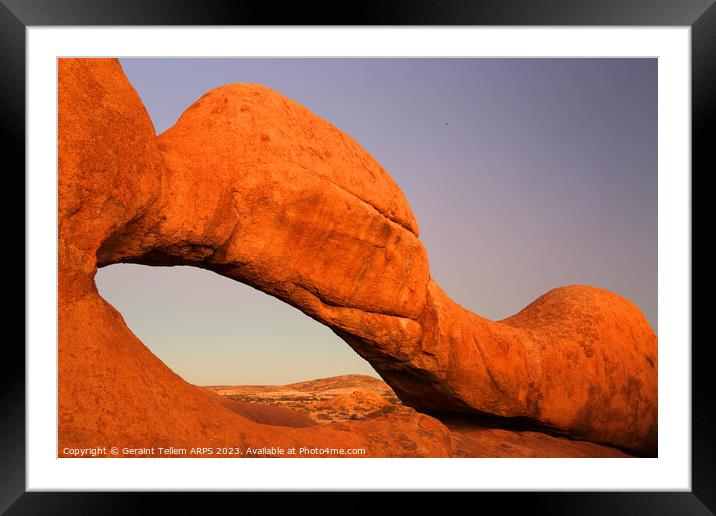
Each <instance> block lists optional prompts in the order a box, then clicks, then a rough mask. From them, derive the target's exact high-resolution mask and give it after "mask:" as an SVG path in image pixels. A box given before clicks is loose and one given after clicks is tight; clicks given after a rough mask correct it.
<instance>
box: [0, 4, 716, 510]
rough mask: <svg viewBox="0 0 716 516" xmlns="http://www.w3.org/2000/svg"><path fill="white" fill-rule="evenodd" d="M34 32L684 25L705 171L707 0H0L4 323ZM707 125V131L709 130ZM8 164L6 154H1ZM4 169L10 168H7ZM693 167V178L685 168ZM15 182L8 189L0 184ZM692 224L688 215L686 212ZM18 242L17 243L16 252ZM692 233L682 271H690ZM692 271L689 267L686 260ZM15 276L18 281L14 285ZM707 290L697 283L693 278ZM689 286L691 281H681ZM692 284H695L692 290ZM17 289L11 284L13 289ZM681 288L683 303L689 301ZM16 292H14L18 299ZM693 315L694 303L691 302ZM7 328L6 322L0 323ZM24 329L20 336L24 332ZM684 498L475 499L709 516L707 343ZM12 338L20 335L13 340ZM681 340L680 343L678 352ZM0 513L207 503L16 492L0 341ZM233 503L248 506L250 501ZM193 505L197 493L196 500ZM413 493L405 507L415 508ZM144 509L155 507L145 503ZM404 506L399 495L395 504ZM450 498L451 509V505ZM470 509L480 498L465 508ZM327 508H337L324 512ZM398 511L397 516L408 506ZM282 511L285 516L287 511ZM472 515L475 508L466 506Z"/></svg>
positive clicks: (10, 370) (17, 228)
mask: <svg viewBox="0 0 716 516" xmlns="http://www.w3.org/2000/svg"><path fill="white" fill-rule="evenodd" d="M46 25H57V26H65V25H77V26H82V25H413V26H415V25H575V26H580V25H581V26H585V25H589V26H595V25H621V26H632V25H633V26H689V27H691V37H692V41H691V60H692V61H691V72H692V173H691V179H692V192H695V193H698V190H694V189H693V178H694V176H695V175H696V176H701V175H704V176H705V175H706V173H707V172H710V171H713V170H716V167H715V166H714V158H713V151H712V148H711V147H713V145H712V144H711V142H712V140H711V139H709V137H708V135H710V134H712V133H714V132H715V131H714V129H716V127H714V126H715V125H716V124H715V123H714V113H716V87H715V86H716V4H714V0H651V1H649V0H634V1H626V0H621V1H620V0H601V1H600V2H594V1H586V0H490V1H479V2H478V1H473V2H469V1H464V0H462V1H461V0H449V1H448V0H442V1H437V0H435V1H432V2H431V1H426V0H413V1H406V2H387V1H384V2H380V1H377V2H366V1H363V2H359V3H356V4H344V3H334V4H332V6H322V5H321V4H313V5H307V4H305V3H281V7H280V8H278V9H277V8H276V6H275V5H274V4H271V3H268V2H265V3H259V2H247V1H237V0H234V1H213V2H209V1H203V2H200V1H197V2H192V1H190V0H154V1H152V2H146V1H133V0H111V1H105V0H65V1H61V0H0V81H1V82H0V85H1V87H0V98H2V116H1V118H0V128H1V129H2V136H3V137H2V139H0V142H2V143H1V145H2V147H3V153H2V156H3V158H4V160H3V162H4V164H5V165H6V166H5V167H3V168H4V174H3V184H4V186H5V187H6V188H5V192H6V196H5V198H4V202H3V203H0V204H1V205H2V210H3V218H2V219H0V220H2V221H5V225H4V228H3V236H4V237H5V243H6V245H8V244H9V245H8V247H6V252H4V253H2V254H0V260H1V261H2V263H3V265H4V268H3V271H4V272H5V276H6V278H5V281H6V284H7V282H11V283H12V282H16V283H17V284H16V285H12V286H15V287H16V288H17V291H18V292H22V294H17V293H16V294H15V295H14V296H13V297H12V298H9V295H8V296H7V297H6V300H7V299H8V298H9V299H12V300H13V301H12V302H10V303H5V308H4V309H3V311H2V312H3V315H4V317H5V319H6V321H7V323H10V322H12V323H13V325H15V326H16V327H17V326H18V325H19V322H20V321H21V320H23V321H24V320H25V318H24V313H25V312H24V310H25V304H24V302H23V303H20V302H19V299H23V300H24V299H25V289H24V284H23V285H22V286H21V285H20V282H21V277H20V275H19V274H17V272H16V271H18V270H25V260H26V255H25V250H24V249H25V246H24V242H25V227H24V225H20V224H19V221H18V219H19V218H20V213H22V214H23V216H24V213H25V211H24V207H23V206H13V202H11V201H19V202H20V203H23V202H24V195H22V196H21V195H19V192H20V191H21V190H22V191H23V192H25V185H24V174H23V173H22V172H21V171H24V164H25V145H24V139H25V30H26V28H27V27H29V26H46ZM709 129H710V130H709ZM12 158H14V159H12ZM9 163H14V165H12V166H9V165H8V164H9ZM697 170H699V171H700V172H697V173H696V174H694V171H697ZM11 179H12V180H14V181H16V182H17V183H16V184H15V185H12V187H11V186H9V184H10V183H9V181H10V180H11ZM693 206H694V203H693V196H692V220H693V221H694V222H693V223H692V234H693V225H695V222H696V221H698V220H699V219H698V218H697V217H695V216H694V213H693ZM20 242H23V245H20ZM693 248H694V247H693V236H692V248H691V252H692V271H691V272H692V276H693V267H694V266H693ZM696 265H697V266H698V267H700V262H698V261H697V262H696ZM23 280H26V277H25V278H23ZM705 284H706V285H708V282H705ZM692 285H693V282H692ZM698 286H699V289H705V287H701V285H698ZM21 287H22V288H21ZM693 292H694V289H693V286H692V296H693ZM19 296H22V297H21V298H20V297H19ZM692 306H693V309H692V327H693V315H694V314H695V313H696V312H695V311H696V309H697V308H698V306H696V305H694V304H693V302H692ZM7 327H10V324H6V328H7ZM24 333H25V327H24V326H23V328H22V329H21V334H22V335H24ZM692 340H693V341H694V342H693V346H692V360H693V361H692V491H691V492H673V493H669V492H641V493H521V494H516V493H507V494H496V493H495V494H493V493H483V494H480V497H481V498H482V497H484V498H488V499H490V501H493V500H492V499H496V500H494V501H496V502H497V503H498V504H499V506H500V508H501V509H503V510H507V511H510V510H511V509H514V508H515V507H516V506H524V507H528V508H529V510H530V512H535V511H537V512H542V511H546V512H549V513H550V514H624V513H629V514H713V511H714V510H716V509H715V508H716V481H715V477H714V470H715V469H716V461H715V460H714V459H715V458H716V446H714V438H713V436H714V435H715V434H716V427H715V426H714V414H716V407H715V403H714V399H713V397H712V395H711V393H712V392H713V391H712V388H713V387H712V386H713V383H712V382H711V381H710V380H711V378H712V376H713V374H712V372H711V369H712V362H711V361H709V360H708V349H709V347H710V343H709V342H708V341H701V342H698V341H696V340H695V339H692ZM23 341H24V338H23ZM689 344H690V343H688V342H684V343H683V345H685V346H686V345H689ZM0 357H1V358H0V386H1V390H0V409H1V412H0V513H4V512H5V511H7V514H85V513H88V514H113V513H122V514H127V513H135V512H142V510H147V509H149V508H150V507H151V506H150V503H149V502H150V498H156V497H161V501H160V503H162V504H163V508H164V509H165V510H171V506H173V505H175V504H176V506H178V507H181V512H182V513H184V512H187V511H190V510H191V509H192V508H193V505H194V504H197V505H196V507H200V508H201V509H202V511H201V513H203V512H205V511H206V510H207V509H208V507H210V506H209V505H207V502H206V501H205V500H204V501H197V500H195V499H189V498H188V497H187V495H186V494H180V493H177V494H175V495H173V496H171V500H170V499H169V497H168V496H167V495H164V494H160V493H152V494H148V493H134V494H118V493H52V492H44V493H39V492H32V493H27V492H25V473H26V466H25V430H26V427H25V367H24V366H25V353H24V347H23V346H21V343H20V339H8V340H6V341H5V342H4V346H3V348H2V352H1V354H0ZM235 496H242V497H248V498H245V501H242V503H246V504H249V503H251V498H253V497H254V496H255V495H253V494H248V493H243V494H238V495H235ZM320 496H321V501H320V502H316V501H315V500H313V499H312V498H313V496H310V497H307V496H305V495H304V496H301V497H299V498H298V500H297V501H294V502H292V503H293V504H297V505H294V507H295V509H299V508H301V505H303V504H306V506H307V507H314V508H315V506H316V504H317V503H319V504H321V505H325V506H327V507H330V506H333V508H334V511H333V512H338V511H340V512H349V513H352V512H367V511H369V510H372V508H373V507H375V505H376V503H377V502H375V501H373V498H374V497H375V496H377V495H376V494H358V493H353V494H349V495H347V496H345V497H344V498H343V499H342V500H341V501H340V502H330V501H328V498H326V497H330V496H331V495H327V494H322V495H320ZM202 498H205V497H202ZM422 498H423V497H422V495H421V494H418V493H415V494H413V495H412V496H411V497H410V500H409V502H410V504H417V505H420V504H422V503H423V502H422ZM151 501H152V502H153V501H155V500H151ZM407 502H408V501H407V500H406V503H407ZM451 503H460V501H459V500H457V499H453V500H452V501H451ZM467 503H469V504H471V505H473V504H475V503H479V504H482V503H484V501H483V500H482V499H481V500H480V501H478V502H476V501H468V502H467ZM336 504H338V505H336ZM407 507H408V506H407V505H406V506H404V510H410V509H408V508H407ZM295 509H294V510H295ZM476 510H478V509H477V507H476Z"/></svg>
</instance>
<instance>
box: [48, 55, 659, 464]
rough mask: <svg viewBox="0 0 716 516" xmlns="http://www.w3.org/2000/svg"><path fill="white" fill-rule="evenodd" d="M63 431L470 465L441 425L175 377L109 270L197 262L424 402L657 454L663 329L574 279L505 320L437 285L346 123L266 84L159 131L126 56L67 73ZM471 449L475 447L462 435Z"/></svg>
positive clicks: (389, 186)
mask: <svg viewBox="0 0 716 516" xmlns="http://www.w3.org/2000/svg"><path fill="white" fill-rule="evenodd" d="M58 215H59V368H60V371H59V442H60V450H62V448H63V447H64V446H73V445H76V444H83V443H88V442H97V440H98V439H102V438H105V439H106V440H107V441H108V442H109V441H112V442H117V443H118V442H119V441H121V442H124V443H128V445H130V446H140V445H142V444H147V445H149V446H151V445H152V444H151V443H157V442H159V443H167V444H172V445H174V446H177V445H181V444H187V445H189V446H201V443H206V444H207V445H208V443H214V445H227V444H229V443H235V445H237V446H238V445H239V444H238V443H242V444H250V445H252V446H256V445H260V444H266V445H269V446H270V445H277V444H278V443H281V444H282V445H288V444H289V443H296V442H306V441H310V442H311V443H312V444H314V445H319V444H323V445H327V446H330V445H335V443H336V442H341V443H342V445H345V446H349V445H351V446H352V445H355V446H357V447H360V446H361V445H363V446H365V447H367V448H368V449H369V450H370V451H369V453H370V454H371V455H374V456H401V455H402V456H450V455H451V446H452V445H451V440H450V433H449V431H448V430H447V428H446V427H445V426H444V425H442V424H441V423H440V422H439V421H438V420H436V419H434V418H433V417H430V416H427V415H423V414H415V415H414V416H411V417H410V420H408V421H406V420H404V419H401V420H396V421H392V420H390V419H389V418H386V419H383V420H380V419H378V420H370V421H360V422H350V423H345V424H343V423H341V424H336V423H332V424H330V425H324V426H321V427H313V426H311V427H306V428H290V429H289V428H281V427H267V426H265V425H261V424H259V423H257V422H255V421H250V420H248V419H246V418H244V417H242V416H241V414H239V413H237V412H234V411H232V410H230V409H228V408H227V407H225V406H223V405H222V403H221V402H220V400H217V399H215V397H213V396H212V395H211V393H206V392H204V391H203V390H201V389H198V388H196V387H194V386H191V385H189V384H187V383H186V382H184V381H183V380H182V379H181V378H179V377H178V376H177V375H176V374H174V373H173V372H172V371H170V370H169V369H168V368H167V367H166V366H164V364H162V363H161V361H160V360H159V359H157V358H156V357H155V356H154V355H152V353H151V352H150V351H149V350H147V349H146V347H144V345H143V344H142V343H141V342H140V341H139V340H138V339H137V338H136V337H135V336H134V335H133V334H132V333H131V331H129V329H128V328H127V327H126V325H125V323H124V321H123V320H122V317H121V315H120V314H119V313H118V312H117V311H116V310H114V309H113V308H112V307H111V306H110V305H109V304H108V303H106V302H105V301H104V300H103V299H102V298H101V297H100V296H99V295H98V293H97V289H96V287H95V284H94V275H95V273H96V270H97V267H101V266H105V265H109V264H112V263H118V262H133V263H142V264H148V265H177V264H183V265H193V266H197V267H202V268H205V269H209V270H212V271H215V272H217V273H219V274H222V275H224V276H227V277H230V278H232V279H235V280H237V281H241V282H243V283H247V284H249V285H252V286H253V287H255V288H257V289H260V290H262V291H264V292H266V293H268V294H271V295H273V296H275V297H277V298H279V299H282V300H284V301H285V302H287V303H289V304H291V305H293V306H295V307H297V308H298V309H300V310H301V311H303V312H304V313H306V314H307V315H309V316H310V317H313V318H314V319H316V320H318V321H320V322H322V323H323V324H326V325H327V326H329V327H330V328H331V329H332V330H333V331H334V332H335V333H337V334H338V335H339V336H340V337H342V338H343V339H344V340H345V341H346V342H347V343H348V344H349V345H350V346H351V347H352V348H353V349H354V350H356V352H358V353H359V354H360V355H361V356H363V357H364V358H366V359H367V360H368V361H370V363H371V364H372V365H373V366H374V367H375V369H376V370H377V371H378V372H379V373H380V374H381V376H382V377H383V378H384V379H385V380H386V382H388V384H390V385H391V387H392V388H393V389H394V390H395V392H396V393H397V395H398V396H399V397H400V398H401V400H402V401H403V402H404V403H406V404H407V405H410V406H413V407H415V408H416V409H418V410H422V411H427V412H435V413H441V412H452V413H455V412H459V413H468V414H470V413H474V414H494V415H498V416H505V417H514V416H519V417H521V418H526V419H528V420H531V421H534V422H535V423H536V424H539V425H542V426H544V427H545V428H553V429H555V430H557V431H559V432H561V433H564V434H567V435H570V436H573V437H577V438H580V439H587V440H590V441H595V442H600V443H608V444H612V445H616V446H619V447H623V448H628V449H633V450H638V451H642V452H647V453H653V451H654V450H655V447H656V436H657V418H656V416H657V382H656V379H657V339H656V336H655V335H654V333H653V331H652V330H651V328H650V327H649V324H648V323H647V321H646V319H645V318H644V316H643V315H642V314H641V312H640V311H639V309H638V308H637V307H635V306H634V305H633V304H632V303H630V302H629V301H627V300H625V299H623V298H621V297H619V296H617V295H615V294H612V293H610V292H607V291H604V290H601V289H597V288H591V287H583V286H572V287H563V288H559V289H555V290H553V291H551V292H548V293H547V294H545V295H544V296H542V297H541V298H539V299H538V300H536V301H535V302H533V303H532V304H531V305H529V306H528V307H527V308H525V309H524V310H523V311H522V312H520V313H518V314H517V315H515V316H513V317H510V318H508V319H505V320H503V321H497V322H495V321H490V320H487V319H484V318H482V317H480V316H478V315H476V314H473V313H471V312H469V311H467V310H465V309H464V308H462V307H460V306H459V305H457V304H456V303H454V302H453V301H451V300H450V299H449V298H448V297H447V296H446V294H445V293H444V292H443V291H442V290H441V289H440V288H439V286H438V285H437V284H436V283H435V282H434V281H433V280H432V278H431V277H430V272H429V267H428V260H427V255H426V253H425V249H424V248H423V246H422V244H421V242H420V240H419V239H418V226H417V223H416V221H415V218H414V216H413V214H412V212H411V210H410V207H409V205H408V203H407V201H406V200H405V198H404V196H403V194H402V193H401V192H400V190H399V189H398V187H397V186H396V185H395V183H394V182H393V181H392V180H391V178H390V177H389V176H388V174H387V173H386V171H385V170H384V169H383V168H382V167H381V166H380V165H379V164H378V163H376V161H375V160H374V159H373V158H372V157H371V156H370V155H369V154H368V153H367V152H366V151H364V150H363V149H362V148H361V147H360V146H359V145H358V144H357V143H356V142H355V141H353V140H352V139H351V138H350V137H349V136H348V135H346V134H345V133H343V132H341V131H340V130H338V129H337V128H335V127H334V126H332V125H331V124H329V123H328V122H326V121H324V120H322V119H321V118H319V117H317V116H316V115H314V114H312V113H311V112H309V111H308V110H306V109H305V108H303V107H302V106H300V105H299V104H297V103H295V102H293V101H292V100H290V99H288V98H286V97H284V96H282V95H280V94H278V93H276V92H274V91H272V90H270V89H268V88H265V87H263V86H258V85H251V84H233V85H229V86H223V87H220V88H217V89H214V90H212V91H210V92H209V93H207V94H205V95H204V96H203V97H202V98H201V99H199V100H198V101H197V102H196V103H194V104H193V105H192V106H191V107H190V108H189V109H187V110H186V111H185V113H184V114H183V115H182V116H181V118H180V119H179V120H178V122H177V123H176V124H175V125H174V126H173V127H172V128H170V129H169V130H168V131H166V132H165V133H163V134H162V135H160V136H159V137H155V135H154V130H153V127H152V124H151V121H150V119H149V117H148V115H147V113H146V111H145V109H144V107H143V105H142V102H141V100H140V99H139V97H138V96H137V94H136V92H135V91H134V90H133V89H132V87H131V85H130V84H129V82H128V81H127V79H126V78H125V76H124V74H123V73H122V70H121V67H120V65H119V63H118V62H117V61H115V60H99V59H61V60H60V64H59V214H58ZM463 449H464V446H463Z"/></svg>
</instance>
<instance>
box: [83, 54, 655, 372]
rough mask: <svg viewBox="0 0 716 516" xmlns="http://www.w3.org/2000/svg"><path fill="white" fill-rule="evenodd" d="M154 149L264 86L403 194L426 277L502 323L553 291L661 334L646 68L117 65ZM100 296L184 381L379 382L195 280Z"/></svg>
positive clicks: (315, 329) (128, 277) (236, 292)
mask: <svg viewBox="0 0 716 516" xmlns="http://www.w3.org/2000/svg"><path fill="white" fill-rule="evenodd" d="M121 62H122V66H123V67H124V70H125V73H126V74H127V77H128V78H129V80H130V81H131V83H132V84H133V85H134V87H135V88H136V90H137V92H138V93H139V95H140V96H141V97H142V99H143V101H144V103H145V105H146V107H147V110H148V112H149V115H150V116H151V118H152V120H153V122H154V126H155V128H156V131H157V133H158V134H159V133H161V132H162V131H164V130H165V129H167V128H168V127H170V126H171V125H172V124H173V123H174V122H175V121H176V119H177V118H178V117H179V115H181V113H182V112H183V111H184V110H185V109H186V108H187V107H189V105H191V104H192V103H193V102H194V101H195V100H196V99H198V98H199V97H200V96H201V95H202V94H204V93H205V92H206V91H208V90H209V89H212V88H214V87H217V86H220V85H222V84H227V83H232V82H255V83H261V84H264V85H266V86H269V87H271V88H273V89H275V90H277V91H278V92H280V93H282V94H284V95H286V96H288V97H290V98H292V99H294V100H296V101H298V102H300V103H301V104H303V105H304V106H306V107H307V108H308V109H310V110H311V111H313V112H314V113H316V114H318V115H320V116H322V117H323V118H325V119H327V120H328V121H330V122H331V123H333V124H334V125H336V126H337V127H339V128H340V129H342V130H343V131H345V132H347V133H348V134H350V135H351V136H352V137H353V138H355V139H356V140H357V141H358V142H359V143H360V144H361V145H362V146H363V147H364V148H365V149H366V150H367V151H368V152H369V153H371V154H372V155H373V156H374V157H375V158H376V159H377V160H378V161H379V162H380V163H381V164H382V165H383V166H384V167H385V169H386V170H387V171H388V172H389V173H390V175H391V176H392V177H393V179H394V180H395V181H396V182H397V183H398V185H399V186H400V188H401V189H402V191H403V192H404V193H405V195H406V197H407V199H408V201H409V202H410V205H411V206H412V208H413V211H414V213H415V216H416V218H417V220H418V224H419V226H420V237H421V240H422V241H423V244H424V245H425V247H426V249H427V251H428V256H429V258H430V266H431V273H432V275H433V277H435V278H436V279H437V281H438V282H439V283H440V285H441V286H442V287H443V289H445V291H446V292H447V293H448V294H449V295H450V296H451V297H452V298H453V299H454V300H456V301H457V302H458V303H460V304H462V305H463V306H465V307H466V308H468V309H470V310H473V311H475V312H477V313H479V314H480V315H483V316H486V317H489V318H493V319H501V318H504V317H507V316H509V315H511V314H513V313H515V312H517V311H519V310H521V309H522V308H524V307H525V306H526V305H527V304H529V303H530V302H531V301H532V300H534V299H535V298H536V297H538V296H539V295H541V294H543V293H545V292H546V291H548V290H550V289H552V288H554V287H557V286H561V285H569V284H586V285H595V286H599V287H603V288H606V289H609V290H612V291H614V292H616V293H618V294H620V295H622V296H624V297H626V298H628V299H630V300H631V301H633V302H634V303H636V304H637V305H638V306H639V307H640V308H641V309H642V310H643V311H644V313H645V315H646V316H647V318H648V319H649V321H650V323H651V324H652V327H653V328H654V330H657V61H656V59H144V58H142V59H122V60H121ZM97 284H98V287H99V290H100V292H101V294H102V295H103V296H104V297H105V299H107V300H108V301H109V302H110V303H112V304H113V305H114V306H115V307H116V308H117V309H118V310H119V311H120V312H122V314H123V316H124V318H125V320H126V322H127V324H128V325H129V327H130V328H131V329H132V330H133V331H134V332H135V334H136V335H137V336H138V337H139V338H140V339H142V341H143V342H144V343H145V344H146V345H147V346H148V347H149V348H150V349H151V350H152V351H153V352H154V353H155V354H157V355H158V356H159V357H160V358H161V359H162V360H163V361H164V362H165V363H166V364H167V365H169V366H170V367H171V368H172V369H173V370H174V371H176V372H177V373H178V374H180V375H182V376H183V377H184V378H185V379H186V380H188V381H190V382H192V383H196V384H201V385H209V384H243V383H246V384H252V383H254V384H255V383H259V384H260V383H263V384H269V383H277V384H281V383H289V382H292V381H297V380H303V379H310V378H319V377H324V376H333V375H338V374H346V373H364V374H375V373H374V372H373V370H372V368H371V367H370V365H369V364H368V363H367V362H365V361H364V360H363V359H361V358H360V357H359V356H358V355H356V354H355V353H354V352H353V351H352V350H351V349H350V348H349V347H348V345H347V344H345V343H344V342H343V341H341V340H340V339H339V338H338V337H337V336H335V335H334V334H333V333H332V332H331V331H330V330H329V329H327V328H325V327H323V326H321V325H320V324H319V323H317V322H315V321H313V320H312V319H310V318H308V317H306V316H304V315H303V314H301V313H300V312H298V311H297V310H296V309H294V308H292V307H290V306H288V305H286V304H284V303H282V302H280V301H278V300H276V299H273V298H271V297H269V296H267V295H265V294H263V293H261V292H258V291H256V290H254V289H252V288H251V287H248V286H246V285H242V284H239V283H236V282H234V281H232V280H230V279H228V278H224V277H221V276H218V275H216V274H214V273H211V272H208V271H204V270H199V269H192V268H189V267H169V268H156V267H145V266H138V265H125V264H119V265H113V266H110V267H107V268H104V269H101V270H100V271H99V272H98V274H97Z"/></svg>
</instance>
